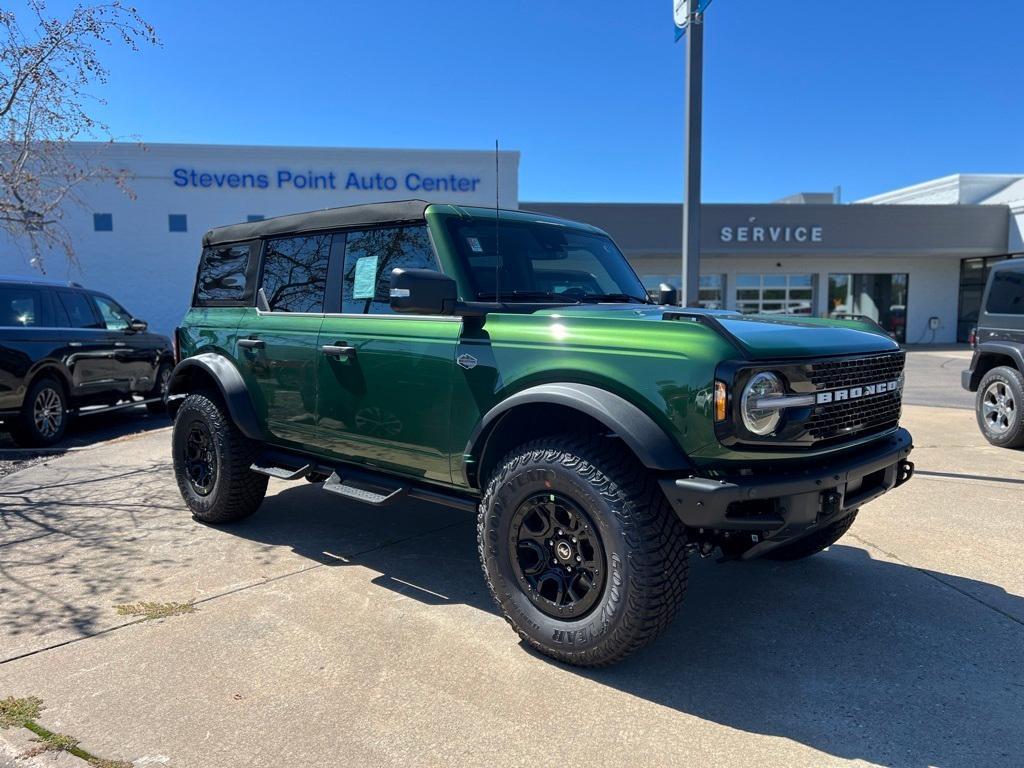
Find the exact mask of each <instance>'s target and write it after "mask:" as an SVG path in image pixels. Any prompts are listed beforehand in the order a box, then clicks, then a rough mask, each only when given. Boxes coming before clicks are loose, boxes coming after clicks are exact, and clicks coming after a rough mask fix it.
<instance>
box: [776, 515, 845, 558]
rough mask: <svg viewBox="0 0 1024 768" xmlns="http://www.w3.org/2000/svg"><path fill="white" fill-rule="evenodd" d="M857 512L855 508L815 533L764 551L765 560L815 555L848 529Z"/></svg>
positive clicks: (834, 541)
mask: <svg viewBox="0 0 1024 768" xmlns="http://www.w3.org/2000/svg"><path fill="white" fill-rule="evenodd" d="M857 512H858V510H856V509H855V510H853V512H851V513H850V514H849V515H847V516H846V517H844V518H843V519H842V520H836V521H835V522H834V523H832V524H831V525H827V526H825V527H824V528H822V529H821V530H820V531H817V532H816V533H812V534H811V535H809V536H805V537H804V538H802V539H797V540H796V541H794V542H793V543H792V544H786V545H785V546H783V547H779V548H778V549H773V550H771V551H770V552H766V553H765V555H764V558H765V560H803V559H804V558H805V557H810V556H811V555H816V554H818V553H819V552H821V551H822V550H825V549H828V548H829V547H831V546H832V545H833V544H835V543H836V542H837V541H839V539H841V538H842V537H843V536H844V535H845V534H846V532H847V531H848V530H850V526H851V525H853V521H854V520H856V519H857Z"/></svg>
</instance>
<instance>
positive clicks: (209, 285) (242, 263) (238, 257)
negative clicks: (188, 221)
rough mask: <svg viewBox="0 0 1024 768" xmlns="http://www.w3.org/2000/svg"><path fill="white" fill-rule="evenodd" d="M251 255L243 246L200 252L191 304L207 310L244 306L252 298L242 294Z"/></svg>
mask: <svg viewBox="0 0 1024 768" xmlns="http://www.w3.org/2000/svg"><path fill="white" fill-rule="evenodd" d="M251 251H252V248H251V246H250V245H249V244H247V243H246V244H243V245H222V246H218V247H215V248H203V255H202V256H201V257H200V260H199V274H198V276H197V278H196V295H195V297H194V299H193V304H194V305H195V306H197V307H207V306H230V305H232V304H234V305H236V306H237V305H241V304H245V303H247V302H248V301H249V300H250V298H251V296H252V294H250V293H247V292H246V286H247V280H246V276H247V274H248V270H249V257H250V253H251Z"/></svg>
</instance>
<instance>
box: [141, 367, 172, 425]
mask: <svg viewBox="0 0 1024 768" xmlns="http://www.w3.org/2000/svg"><path fill="white" fill-rule="evenodd" d="M170 386H171V366H169V365H166V364H165V365H161V366H160V370H159V371H157V374H156V385H155V386H154V387H153V389H152V390H151V391H150V392H149V394H148V395H146V397H149V398H153V397H159V398H160V401H159V402H156V403H146V410H147V411H149V412H150V413H152V414H153V415H155V416H157V415H160V414H165V413H167V390H168V388H169V387H170Z"/></svg>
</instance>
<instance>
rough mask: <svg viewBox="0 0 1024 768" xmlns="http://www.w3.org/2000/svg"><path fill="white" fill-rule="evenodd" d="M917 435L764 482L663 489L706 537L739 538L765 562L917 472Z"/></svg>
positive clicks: (692, 480) (705, 482) (673, 483)
mask: <svg viewBox="0 0 1024 768" xmlns="http://www.w3.org/2000/svg"><path fill="white" fill-rule="evenodd" d="M911 450H913V442H912V439H911V437H910V433H909V432H907V430H905V429H902V428H901V429H897V430H896V431H895V432H894V433H892V434H891V435H888V436H886V437H884V438H881V439H880V440H878V441H876V442H874V443H871V444H870V445H868V446H866V447H865V448H863V449H861V450H859V451H857V452H855V453H853V454H849V455H844V456H840V457H838V458H836V459H834V460H832V461H830V462H828V463H827V464H818V465H815V466H811V467H807V468H805V469H801V470H795V471H793V470H791V471H789V472H786V471H785V470H783V471H781V472H772V473H771V474H765V475H762V476H758V475H749V476H731V477H728V478H722V479H719V478H708V477H697V476H691V477H685V478H665V479H662V480H661V481H660V483H661V487H662V490H663V491H664V493H665V497H666V498H667V499H668V501H669V503H670V504H671V505H672V507H673V509H675V512H676V514H677V515H678V516H679V519H680V520H682V522H683V524H684V525H686V526H688V527H690V528H696V529H698V530H701V529H702V530H703V531H704V532H706V533H715V534H720V533H723V532H735V533H740V534H742V535H748V536H750V540H751V541H752V542H753V543H754V545H753V546H752V547H751V548H750V549H748V550H746V552H744V554H743V557H744V559H749V558H753V557H759V556H760V555H763V554H765V553H766V552H768V551H769V550H771V549H774V548H776V547H778V546H781V545H782V544H788V543H790V542H792V541H795V540H796V539H799V538H802V537H803V536H806V535H808V534H810V533H813V532H814V531H816V530H818V529H820V528H821V527H823V526H826V525H829V524H831V523H833V522H835V521H836V520H840V519H842V518H843V517H845V516H846V515H848V514H850V513H851V512H852V511H853V510H854V509H856V508H857V507H860V506H862V505H864V504H866V503H868V502H869V501H871V500H873V499H876V498H878V497H879V496H881V495H882V494H883V493H886V492H887V491H890V490H892V489H893V488H895V487H896V486H898V485H902V484H903V483H905V482H906V481H907V480H909V479H910V476H911V475H912V474H913V472H914V465H913V464H912V463H911V462H909V461H907V456H909V455H910V452H911Z"/></svg>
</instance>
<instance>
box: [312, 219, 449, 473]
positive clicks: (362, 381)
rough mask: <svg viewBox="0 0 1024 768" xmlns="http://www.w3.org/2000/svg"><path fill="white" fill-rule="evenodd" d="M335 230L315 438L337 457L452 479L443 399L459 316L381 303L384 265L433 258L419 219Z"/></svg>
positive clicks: (418, 265)
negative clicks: (398, 310)
mask: <svg viewBox="0 0 1024 768" xmlns="http://www.w3.org/2000/svg"><path fill="white" fill-rule="evenodd" d="M343 237H344V239H342V238H343ZM337 238H338V240H339V241H340V242H336V245H335V249H334V252H335V261H336V264H338V265H340V266H342V269H341V270H340V272H341V274H340V275H339V277H340V280H339V282H340V285H338V288H336V289H332V294H331V296H330V297H329V304H330V305H332V309H334V310H335V311H334V312H331V313H329V314H328V315H327V316H326V318H325V319H324V322H323V326H322V328H321V330H320V339H319V344H318V355H317V380H318V382H319V395H318V402H319V422H318V431H317V442H318V444H319V445H321V446H322V447H324V448H325V449H326V450H328V451H330V452H332V453H334V454H336V455H337V456H339V457H342V458H345V459H350V460H355V461H359V462H365V463H369V464H374V465H377V466H379V467H381V468H384V469H388V470H391V471H395V472H401V473H403V474H408V475H415V476H420V477H425V478H427V479H430V480H435V481H441V482H445V483H448V482H451V468H450V464H449V458H448V440H449V421H450V413H449V408H450V404H451V387H452V376H453V368H454V366H455V348H456V345H457V343H458V339H459V333H460V330H461V328H462V323H461V320H460V318H457V317H428V316H421V315H398V314H394V313H393V312H392V311H391V307H390V305H389V294H390V275H391V270H392V269H394V268H396V267H404V268H409V269H437V268H438V266H437V258H436V256H435V254H434V250H433V246H432V244H431V242H430V238H429V236H428V234H427V229H426V227H425V226H412V227H384V228H375V229H366V230H358V231H350V232H348V233H347V235H346V236H342V235H338V236H337ZM341 257H343V258H341ZM332 284H333V281H332ZM339 293H340V295H339ZM338 308H340V309H341V312H340V313H339V312H337V311H336V310H337V309H338Z"/></svg>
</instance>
